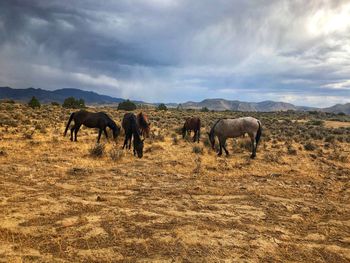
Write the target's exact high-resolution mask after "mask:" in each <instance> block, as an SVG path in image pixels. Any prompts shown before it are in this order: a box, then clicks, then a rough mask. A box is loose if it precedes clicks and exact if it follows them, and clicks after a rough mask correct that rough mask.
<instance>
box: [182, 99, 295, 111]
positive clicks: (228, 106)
mask: <svg viewBox="0 0 350 263" xmlns="http://www.w3.org/2000/svg"><path fill="white" fill-rule="evenodd" d="M181 105H182V107H183V108H185V109H186V108H192V109H201V108H203V107H207V108H208V109H209V110H220V111H222V110H233V111H286V110H298V108H297V107H296V106H294V105H293V104H290V103H285V102H275V101H262V102H242V101H238V100H225V99H205V100H203V101H201V102H193V101H189V102H186V103H183V104H181Z"/></svg>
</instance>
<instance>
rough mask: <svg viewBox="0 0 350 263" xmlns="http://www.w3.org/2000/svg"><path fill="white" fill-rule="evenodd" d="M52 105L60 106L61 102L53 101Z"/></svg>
mask: <svg viewBox="0 0 350 263" xmlns="http://www.w3.org/2000/svg"><path fill="white" fill-rule="evenodd" d="M51 105H52V106H60V104H59V103H58V102H56V101H53V102H51Z"/></svg>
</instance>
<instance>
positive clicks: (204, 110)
mask: <svg viewBox="0 0 350 263" xmlns="http://www.w3.org/2000/svg"><path fill="white" fill-rule="evenodd" d="M201 112H209V109H208V108H207V107H203V108H201Z"/></svg>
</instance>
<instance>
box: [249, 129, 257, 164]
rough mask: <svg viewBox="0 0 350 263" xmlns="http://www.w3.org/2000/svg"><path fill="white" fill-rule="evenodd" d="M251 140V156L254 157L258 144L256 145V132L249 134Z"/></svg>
mask: <svg viewBox="0 0 350 263" xmlns="http://www.w3.org/2000/svg"><path fill="white" fill-rule="evenodd" d="M249 137H250V141H251V143H252V155H251V156H250V158H252V159H254V158H255V156H256V146H255V135H254V134H249Z"/></svg>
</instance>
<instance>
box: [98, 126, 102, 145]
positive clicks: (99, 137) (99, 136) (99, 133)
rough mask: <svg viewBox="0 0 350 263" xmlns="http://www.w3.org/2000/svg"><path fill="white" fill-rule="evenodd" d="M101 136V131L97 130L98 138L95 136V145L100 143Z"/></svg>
mask: <svg viewBox="0 0 350 263" xmlns="http://www.w3.org/2000/svg"><path fill="white" fill-rule="evenodd" d="M101 134H102V129H99V130H98V136H97V143H100V139H101Z"/></svg>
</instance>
